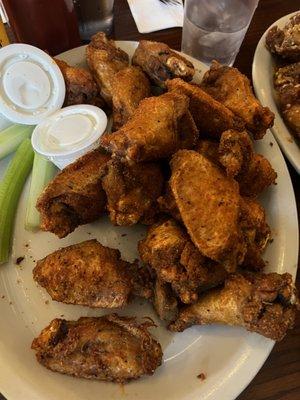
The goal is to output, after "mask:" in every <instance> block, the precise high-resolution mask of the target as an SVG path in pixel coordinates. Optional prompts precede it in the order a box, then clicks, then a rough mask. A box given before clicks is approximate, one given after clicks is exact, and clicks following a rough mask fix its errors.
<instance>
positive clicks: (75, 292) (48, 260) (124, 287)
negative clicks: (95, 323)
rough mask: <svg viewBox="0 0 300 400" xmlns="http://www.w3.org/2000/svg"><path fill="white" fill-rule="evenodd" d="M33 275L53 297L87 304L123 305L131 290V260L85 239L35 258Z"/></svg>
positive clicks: (104, 306) (113, 250) (107, 306)
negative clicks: (45, 255) (37, 259)
mask: <svg viewBox="0 0 300 400" xmlns="http://www.w3.org/2000/svg"><path fill="white" fill-rule="evenodd" d="M33 278H34V280H35V281H37V282H38V283H39V284H40V285H41V286H42V287H44V288H45V289H46V290H47V292H48V293H49V294H50V296H51V297H52V299H53V300H56V301H61V302H63V303H67V304H79V305H84V306H89V307H102V308H114V307H123V306H124V305H126V304H127V303H128V301H129V295H130V293H131V291H132V280H133V279H132V278H133V277H132V275H131V271H130V264H129V263H127V262H126V261H123V260H122V259H121V255H120V252H119V250H116V249H110V248H109V247H104V246H102V245H101V244H100V243H99V242H97V240H95V239H94V240H87V241H85V242H82V243H77V244H74V245H72V246H68V247H65V248H63V249H60V250H57V251H55V252H54V253H52V254H49V255H48V256H47V257H45V258H44V259H42V260H40V261H38V262H37V264H36V267H35V268H34V270H33Z"/></svg>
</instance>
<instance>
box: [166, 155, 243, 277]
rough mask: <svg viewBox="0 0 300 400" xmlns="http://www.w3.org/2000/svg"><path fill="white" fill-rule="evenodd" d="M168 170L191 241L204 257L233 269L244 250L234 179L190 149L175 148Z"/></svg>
mask: <svg viewBox="0 0 300 400" xmlns="http://www.w3.org/2000/svg"><path fill="white" fill-rule="evenodd" d="M171 169H172V176H171V179H170V188H171V191H172V194H173V196H174V198H175V201H176V204H177V206H178V209H179V212H180V215H181V218H182V221H183V223H184V225H185V227H186V228H187V231H188V232H189V234H190V236H191V239H192V241H193V242H194V244H195V245H196V246H197V247H198V249H199V250H200V252H201V253H202V254H204V255H205V256H206V257H209V258H211V259H213V260H215V261H219V262H222V263H226V268H227V269H228V271H232V270H234V269H235V268H236V264H237V263H239V259H240V258H242V257H243V252H244V243H243V242H242V238H241V235H240V230H239V224H238V219H239V212H240V204H239V202H240V196H239V187H238V184H237V182H235V181H234V180H233V179H232V178H230V177H227V176H226V175H225V174H224V173H223V171H222V170H221V169H220V168H218V166H216V165H215V164H214V163H212V162H211V161H210V160H209V159H207V158H206V157H204V156H203V155H201V154H199V153H197V152H195V151H192V150H180V151H178V152H177V153H176V154H175V155H174V156H173V158H172V161H171Z"/></svg>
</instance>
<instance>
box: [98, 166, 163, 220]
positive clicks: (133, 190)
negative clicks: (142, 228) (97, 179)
mask: <svg viewBox="0 0 300 400" xmlns="http://www.w3.org/2000/svg"><path fill="white" fill-rule="evenodd" d="M163 183H164V178H163V175H162V172H161V168H160V165H159V164H155V163H150V162H149V163H139V164H131V165H129V164H127V163H126V162H121V161H119V160H117V159H113V160H111V161H109V162H108V163H107V164H106V167H105V169H104V176H103V178H102V186H103V189H104V190H105V192H106V195H107V208H108V211H109V215H110V219H111V221H112V223H113V224H114V225H133V224H136V223H137V222H139V221H140V222H142V223H145V224H147V225H148V224H151V223H153V221H154V219H155V216H156V214H157V212H158V210H157V202H156V200H157V198H158V196H160V194H161V192H162V188H163Z"/></svg>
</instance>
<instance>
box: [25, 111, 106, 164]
mask: <svg viewBox="0 0 300 400" xmlns="http://www.w3.org/2000/svg"><path fill="white" fill-rule="evenodd" d="M106 127H107V116H106V114H105V113H104V111H103V110H101V109H100V108H98V107H95V106H90V105H76V106H70V107H65V108H63V109H61V110H59V111H57V112H55V113H54V114H52V115H51V116H49V117H48V118H46V119H45V120H44V121H43V122H41V123H40V124H39V125H38V126H36V127H35V129H34V131H33V133H32V138H31V143H32V147H33V148H34V150H35V151H36V152H37V153H39V154H42V155H43V156H45V157H47V158H48V159H49V160H50V161H52V162H53V163H54V164H55V165H56V166H57V167H58V168H60V169H63V168H65V167H66V166H67V165H69V164H71V163H72V162H74V161H75V160H76V159H77V158H79V157H81V156H82V155H84V154H85V153H87V152H88V151H90V150H93V149H95V148H96V147H98V146H99V139H100V137H101V135H102V134H103V133H104V132H105V130H106Z"/></svg>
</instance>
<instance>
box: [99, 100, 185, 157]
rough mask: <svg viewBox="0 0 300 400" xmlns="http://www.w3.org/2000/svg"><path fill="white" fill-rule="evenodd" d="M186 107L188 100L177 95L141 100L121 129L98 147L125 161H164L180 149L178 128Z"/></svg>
mask: <svg viewBox="0 0 300 400" xmlns="http://www.w3.org/2000/svg"><path fill="white" fill-rule="evenodd" d="M188 106H189V99H188V98H187V97H186V96H184V95H180V94H177V93H165V94H163V95H161V96H157V97H149V98H148V99H144V100H142V101H141V102H140V104H139V106H138V108H137V109H136V110H135V112H134V114H133V116H132V118H131V119H130V120H129V121H128V122H127V123H126V124H125V125H124V126H123V127H122V128H121V129H119V130H118V131H116V132H114V133H110V134H106V135H103V136H102V138H101V145H102V146H103V147H104V148H105V149H106V150H108V151H109V152H111V153H113V154H114V155H115V156H117V157H119V158H122V159H125V160H127V161H133V162H141V161H151V160H156V159H159V158H164V157H168V156H170V155H172V154H173V153H174V152H175V151H176V150H177V149H179V148H181V147H182V145H183V143H182V142H183V140H184V137H183V135H182V133H183V129H182V126H181V124H182V119H183V118H186V114H187V112H188Z"/></svg>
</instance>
